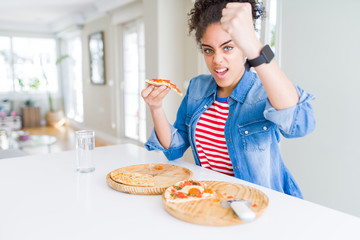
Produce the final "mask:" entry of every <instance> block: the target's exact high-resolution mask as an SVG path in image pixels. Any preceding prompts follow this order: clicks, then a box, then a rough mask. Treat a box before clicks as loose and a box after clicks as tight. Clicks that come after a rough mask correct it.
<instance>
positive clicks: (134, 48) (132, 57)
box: [122, 20, 146, 142]
mask: <svg viewBox="0 0 360 240" xmlns="http://www.w3.org/2000/svg"><path fill="white" fill-rule="evenodd" d="M122 29H123V40H122V41H123V63H124V66H123V81H124V82H123V83H124V84H123V96H124V133H125V137H128V138H131V139H134V140H138V141H140V142H145V141H146V117H145V114H146V110H145V109H146V108H145V107H146V106H145V103H144V101H143V99H142V98H141V90H142V89H143V88H144V87H145V83H144V80H145V43H144V24H143V21H142V20H135V21H132V22H129V23H126V24H123V25H122Z"/></svg>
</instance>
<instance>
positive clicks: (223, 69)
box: [214, 67, 229, 78]
mask: <svg viewBox="0 0 360 240" xmlns="http://www.w3.org/2000/svg"><path fill="white" fill-rule="evenodd" d="M228 71H229V69H228V68H226V67H221V68H216V69H214V72H215V74H216V75H217V76H218V77H219V78H224V77H225V75H226V73H227V72H228Z"/></svg>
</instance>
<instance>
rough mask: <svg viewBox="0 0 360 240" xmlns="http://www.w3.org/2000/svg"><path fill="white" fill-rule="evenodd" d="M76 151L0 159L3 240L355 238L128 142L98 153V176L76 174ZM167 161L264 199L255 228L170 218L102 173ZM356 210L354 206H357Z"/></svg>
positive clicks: (321, 215)
mask: <svg viewBox="0 0 360 240" xmlns="http://www.w3.org/2000/svg"><path fill="white" fill-rule="evenodd" d="M74 159H75V151H69V152H62V153H54V154H46V155H37V156H26V157H20V158H13V159H1V160H0V239H1V240H12V239H36V240H42V239H46V240H48V239H66V240H71V239H86V240H91V239H97V240H99V239H104V240H109V239H171V240H174V239H181V240H184V239H199V240H202V239H216V240H219V239H228V240H231V239H262V240H263V239H287V240H288V239H360V230H359V229H360V218H357V217H354V216H351V215H348V214H345V213H342V212H339V211H335V210H332V209H329V208H326V207H323V206H320V205H317V204H314V203H311V202H308V201H304V200H300V199H297V198H294V197H290V196H287V195H284V194H281V193H278V192H276V191H272V190H270V189H266V188H262V187H259V186H256V185H252V184H249V183H246V182H243V181H241V180H239V179H236V178H233V177H229V176H226V175H222V174H220V173H216V172H213V171H210V170H207V169H204V168H201V167H197V166H195V165H193V164H190V163H187V162H184V161H181V160H176V161H173V162H168V161H167V160H166V158H165V157H164V156H163V154H162V153H159V152H148V151H147V150H145V149H144V148H142V147H138V146H135V145H131V144H125V145H117V146H109V147H101V148H97V149H96V150H95V159H96V170H95V172H93V173H77V172H76V171H75V164H74V162H75V160H74ZM143 163H171V164H174V165H179V166H183V167H186V168H189V169H190V170H192V171H193V173H194V178H195V179H197V180H220V181H228V182H235V183H242V184H248V185H251V186H253V187H256V188H258V189H260V190H261V191H263V192H264V193H265V194H267V195H268V196H269V200H270V202H269V206H268V208H267V210H266V211H265V213H264V214H263V215H262V216H261V217H260V218H258V219H256V220H255V221H254V222H251V223H247V224H241V225H236V226H226V227H210V226H202V225H195V224H191V223H187V222H183V221H181V220H178V219H177V218H174V217H173V216H171V215H170V214H168V213H167V212H166V211H165V209H164V207H163V205H162V201H161V196H160V195H156V196H143V195H131V194H126V193H121V192H117V191H115V190H113V189H111V188H110V187H108V185H107V184H106V180H105V179H106V175H107V173H109V172H110V171H112V170H114V169H117V168H119V167H123V166H128V165H133V164H143ZM354 207H359V206H354Z"/></svg>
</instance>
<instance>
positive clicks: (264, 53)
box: [248, 44, 275, 67]
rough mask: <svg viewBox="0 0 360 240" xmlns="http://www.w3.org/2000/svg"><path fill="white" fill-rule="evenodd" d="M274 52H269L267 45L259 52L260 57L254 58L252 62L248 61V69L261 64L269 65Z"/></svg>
mask: <svg viewBox="0 0 360 240" xmlns="http://www.w3.org/2000/svg"><path fill="white" fill-rule="evenodd" d="M274 56H275V55H274V52H273V51H272V50H271V48H270V46H269V45H267V44H266V45H265V47H264V48H263V49H262V50H261V53H260V56H259V57H257V58H254V59H252V60H249V59H248V62H249V64H250V67H257V66H259V65H261V64H263V63H269V62H271V60H272V59H273V58H274Z"/></svg>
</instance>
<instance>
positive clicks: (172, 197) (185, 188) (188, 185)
mask: <svg viewBox="0 0 360 240" xmlns="http://www.w3.org/2000/svg"><path fill="white" fill-rule="evenodd" d="M164 197H165V199H166V200H167V201H169V202H187V201H194V200H202V199H210V198H215V197H216V193H215V192H214V191H213V190H211V189H209V188H206V186H204V185H202V184H201V183H200V182H198V181H195V180H192V179H189V180H185V181H181V182H178V183H176V184H175V185H173V186H171V187H169V188H167V189H166V191H165V193H164Z"/></svg>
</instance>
